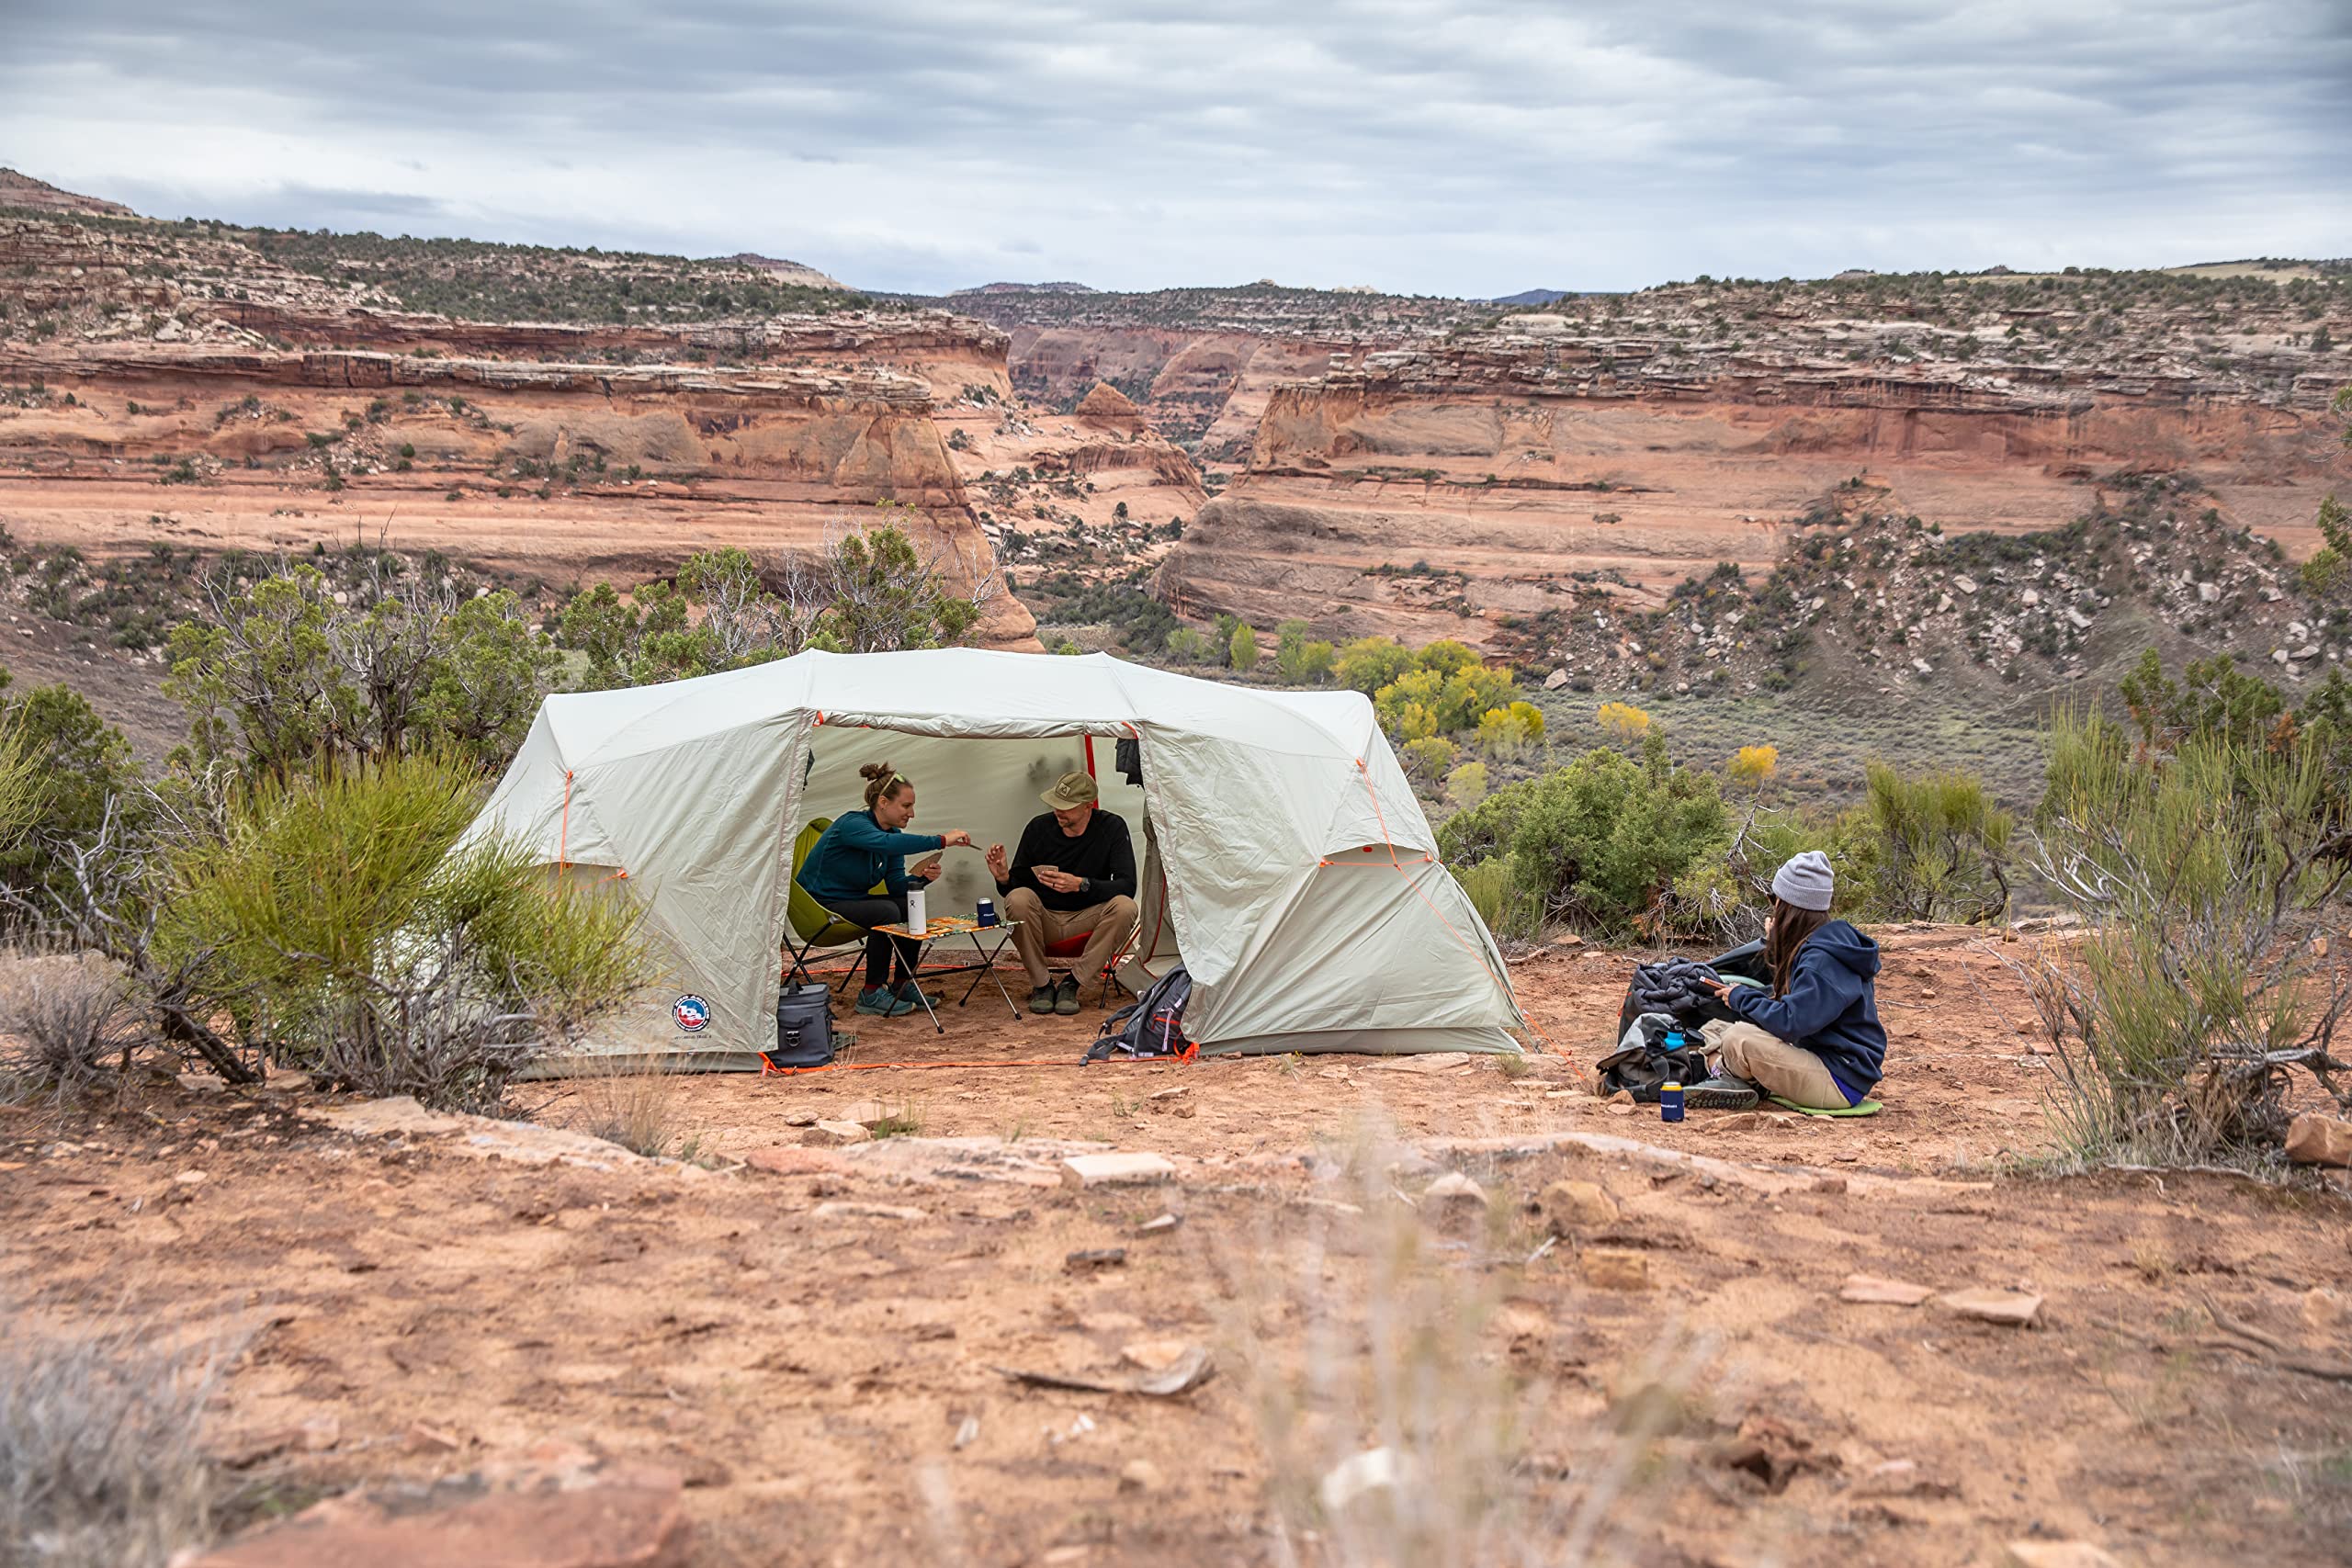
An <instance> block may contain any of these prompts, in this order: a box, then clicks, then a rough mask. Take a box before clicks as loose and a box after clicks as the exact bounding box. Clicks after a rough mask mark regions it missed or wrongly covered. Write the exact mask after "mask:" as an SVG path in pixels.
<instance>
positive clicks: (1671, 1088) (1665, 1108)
mask: <svg viewBox="0 0 2352 1568" xmlns="http://www.w3.org/2000/svg"><path fill="white" fill-rule="evenodd" d="M1666 1048H1667V1050H1668V1052H1669V1053H1672V1052H1677V1051H1679V1050H1681V1049H1682V1031H1680V1030H1679V1029H1669V1030H1668V1031H1667V1032H1666ZM1657 1119H1658V1120H1659V1121H1661V1122H1679V1121H1681V1120H1682V1086H1681V1085H1680V1084H1679V1083H1678V1082H1675V1081H1674V1080H1673V1079H1670V1078H1669V1079H1668V1080H1667V1081H1666V1082H1665V1083H1663V1084H1660V1085H1659V1086H1658V1091H1657Z"/></svg>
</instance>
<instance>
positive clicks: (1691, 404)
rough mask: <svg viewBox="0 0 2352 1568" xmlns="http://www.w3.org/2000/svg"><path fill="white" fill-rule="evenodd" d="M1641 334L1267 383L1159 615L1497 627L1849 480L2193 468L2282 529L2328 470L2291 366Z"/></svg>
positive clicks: (1650, 591) (1996, 486) (1926, 499)
mask: <svg viewBox="0 0 2352 1568" xmlns="http://www.w3.org/2000/svg"><path fill="white" fill-rule="evenodd" d="M1661 357H1662V355H1661V354H1660V345H1658V344H1656V343H1650V342H1640V341H1631V342H1629V341H1624V340H1607V339H1570V338H1562V337H1558V336H1542V337H1537V336H1532V335H1527V334H1514V335H1510V336H1502V335H1498V336H1494V337H1490V338H1487V339H1483V340H1476V341H1474V342H1472V343H1470V344H1464V345H1461V346H1456V347H1442V348H1430V349H1421V350H1410V351H1398V352H1389V353H1382V354H1374V355H1365V356H1363V360H1362V362H1361V363H1359V364H1357V365H1353V366H1351V367H1345V368H1341V369H1336V370H1333V371H1331V372H1329V373H1327V374H1324V375H1321V376H1318V377H1316V378H1311V379H1306V380H1302V381H1298V382H1295V383H1292V384H1289V385H1285V386H1283V387H1282V388H1280V389H1276V390H1275V391H1274V392H1273V393H1272V396H1271V397H1270V398H1269V400H1268V401H1267V405H1266V409H1265V412H1264V414H1263V416H1262V417H1261V420H1260V422H1259V425H1258V429H1257V432H1256V435H1255V439H1254V442H1253V446H1252V450H1251V455H1250V462H1249V466H1248V468H1247V469H1246V470H1245V471H1244V472H1243V473H1242V474H1241V475H1240V476H1239V478H1238V479H1237V480H1236V482H1235V483H1234V484H1233V486H1232V487H1231V488H1230V489H1229V490H1228V491H1227V492H1226V493H1225V494H1224V495H1222V496H1221V497H1219V498H1218V499H1216V500H1214V501H1212V502H1210V503H1209V504H1208V505H1207V506H1205V507H1204V508H1203V510H1202V513H1201V514H1200V516H1199V518H1198V519H1197V521H1196V522H1195V524H1194V525H1193V527H1192V528H1191V529H1190V530H1188V531H1187V533H1186V534H1185V536H1184V538H1183V540H1182V543H1181V544H1180V545H1179V546H1178V547H1177V548H1176V549H1175V551H1174V552H1173V553H1172V554H1171V555H1170V558H1169V559H1168V561H1167V562H1166V563H1165V565H1164V566H1163V567H1162V569H1161V572H1160V583H1161V588H1162V592H1163V593H1164V595H1165V596H1166V597H1167V598H1168V599H1169V601H1170V603H1171V604H1173V605H1175V606H1176V607H1177V608H1178V609H1179V610H1180V611H1182V612H1184V613H1188V614H1193V615H1206V614H1209V613H1212V612H1215V611H1229V612H1232V613H1234V614H1237V615H1242V616H1244V617H1245V618H1247V619H1250V620H1251V621H1253V622H1256V623H1257V624H1260V625H1261V626H1262V625H1267V624H1270V623H1272V622H1273V621H1276V620H1280V619H1282V618H1284V617H1286V616H1293V615H1303V616H1306V617H1307V618H1309V619H1311V620H1313V621H1315V622H1317V625H1318V626H1321V627H1323V628H1325V629H1327V630H1329V631H1331V632H1336V633H1346V634H1351V635H1361V634H1364V633H1370V632H1380V633H1387V634H1391V635H1397V636H1404V637H1411V638H1414V639H1416V640H1419V639H1424V638H1427V637H1435V636H1452V637H1462V638H1464V640H1467V641H1470V642H1472V643H1474V644H1477V645H1481V646H1487V647H1499V646H1504V645H1507V644H1508V643H1509V642H1510V631H1511V629H1512V627H1513V626H1514V625H1515V624H1516V623H1518V622H1519V621H1521V620H1523V619H1526V618H1529V617H1532V616H1536V615H1542V614H1543V613H1544V611H1546V610H1554V609H1557V608H1559V607H1560V606H1561V604H1563V603H1565V601H1564V599H1563V598H1562V597H1561V596H1562V595H1563V594H1564V593H1572V592H1573V591H1574V589H1575V588H1576V586H1577V585H1578V584H1593V583H1596V582H1597V583H1600V584H1604V585H1607V586H1608V588H1609V589H1610V591H1611V592H1612V593H1613V594H1615V595H1616V596H1618V597H1620V598H1621V599H1623V601H1625V602H1627V603H1629V604H1634V605H1656V604H1660V603H1662V602H1663V600H1664V596H1665V595H1666V594H1667V593H1668V592H1669V591H1670V590H1671V589H1672V588H1673V587H1674V585H1675V584H1677V583H1679V582H1681V581H1684V580H1685V579H1687V578H1690V577H1692V576H1694V575H1699V576H1703V575H1704V574H1705V573H1706V572H1707V571H1709V570H1712V569H1713V567H1714V566H1715V565H1716V563H1718V562H1724V561H1729V562H1733V563H1736V564H1738V565H1740V566H1741V567H1743V568H1745V569H1769V568H1770V565H1771V563H1772V562H1774V561H1775V560H1776V559H1777V558H1779V557H1780V555H1781V547H1782V544H1783V540H1784V531H1785V529H1786V528H1787V526H1788V525H1790V524H1791V523H1792V521H1794V520H1795V519H1797V518H1799V517H1800V516H1802V515H1803V514H1804V513H1806V512H1807V510H1808V509H1809V508H1811V507H1812V506H1814V505H1815V503H1816V502H1819V501H1820V500H1821V499H1822V498H1823V497H1824V496H1825V495H1827V494H1830V493H1833V492H1835V491H1837V490H1838V488H1839V487H1841V486H1852V485H1854V484H1855V483H1856V482H1857V481H1859V482H1860V483H1862V484H1866V485H1868V486H1871V487H1872V488H1873V489H1882V490H1884V491H1891V492H1892V494H1893V496H1894V498H1896V500H1897V502H1898V503H1899V504H1900V505H1901V506H1902V507H1903V508H1904V509H1905V511H1907V512H1909V513H1917V515H1918V516H1919V517H1920V518H1921V519H1923V520H1924V521H1925V522H1927V523H1929V524H1933V525H1938V526H1939V527H1941V528H1944V529H1947V530H1954V531H1977V530H1990V531H1994V532H2027V531H2032V530H2040V529H2048V528H2054V527H2059V526H2063V525H2065V524H2067V523H2069V522H2071V521H2073V520H2074V519H2075V518H2077V517H2080V516H2083V515H2085V514H2086V513H2092V512H2095V511H2097V510H2098V505H2099V493H2100V482H2101V480H2102V479H2108V478H2109V477H2110V476H2117V475H2122V474H2139V473H2148V472H2159V473H2167V474H2186V475H2190V476H2193V477H2194V478H2195V479H2197V480H2199V482H2200V483H2201V484H2203V485H2204V486H2205V487H2206V489H2207V491H2209V492H2210V495H2211V502H2212V504H2213V505H2214V507H2215V508H2216V509H2217V510H2218V511H2220V512H2221V513H2222V517H2223V519H2224V520H2225V521H2228V522H2232V523H2237V524H2243V525H2249V526H2252V527H2254V528H2256V530H2258V531H2260V532H2262V533H2265V534H2267V535H2268V536H2271V537H2273V538H2276V539H2278V540H2279V541H2280V542H2281V543H2282V544H2284V545H2285V546H2286V547H2288V548H2289V549H2290V552H2293V553H2297V554H2300V553H2304V552H2305V551H2307V550H2308V548H2309V547H2311V545H2312V542H2313V538H2314V536H2313V533H2312V518H2313V515H2314V514H2315V513H2316V511H2317V508H2318V504H2319V502H2320V499H2321V497H2322V496H2323V495H2324V493H2326V491H2328V490H2329V489H2330V488H2331V486H2337V485H2342V484H2344V483H2346V480H2347V479H2352V465H2347V463H2346V458H2345V454H2344V451H2343V448H2342V446H2341V445H2340V442H2339V440H2338V434H2339V432H2340V430H2341V422H2340V421H2338V420H2335V419H2334V418H2332V417H2331V416H2330V415H2329V413H2328V412H2327V409H2326V400H2325V396H2324V392H2325V389H2324V387H2323V386H2322V385H2320V384H2318V383H2317V381H2316V380H2314V381H2313V383H2312V385H2310V386H2301V385H2300V384H2299V385H2296V386H2294V387H2291V388H2290V389H2289V390H2288V391H2287V392H2286V393H2285V394H2283V395H2279V396H2276V397H2273V398H2270V399H2268V400H2255V399H2251V398H2247V397H2245V396H2241V395H2233V394H2232V393H2231V392H2230V391H2229V390H2227V389H2215V388H2211V387H2209V386H2206V385H2204V384H2203V382H2202V381H2201V379H2200V378H2199V377H2198V376H2197V375H2196V374H2195V373H2194V372H2193V371H2188V370H2183V371H2169V372H2168V371H2166V370H2165V369H2164V368H2163V367H2155V368H2154V369H2150V370H2143V371H2141V372H2139V373H2131V374H2112V375H2108V376H2104V377H2086V376H2080V375H2075V374H2062V373H2052V372H2049V371H2047V370H2045V369H2042V368H2040V367H2033V366H2026V365H2013V366H2004V365H1993V366H1977V367H1970V368H1968V369H1966V370H1965V371H1959V370H1954V369H1951V368H1949V367H1924V368H1922V369H1919V370H1917V371H1914V372H1911V373H1907V374H1896V373H1889V372H1888V371H1887V370H1886V369H1884V368H1883V367H1860V368H1857V367H1848V366H1841V365H1837V364H1834V363H1830V362H1826V361H1822V362H1815V363H1811V364H1804V363H1794V364H1769V363H1748V364H1740V363H1736V362H1735V363H1731V364H1727V365H1724V366H1722V367H1716V368H1714V369H1713V370H1712V371H1711V372H1710V373H1708V374H1705V375H1702V376H1691V375H1688V374H1686V373H1683V372H1682V371H1680V370H1679V369H1676V368H1662V367H1649V366H1647V365H1646V363H1645V362H1649V361H1653V360H1657V359H1658V358H1661Z"/></svg>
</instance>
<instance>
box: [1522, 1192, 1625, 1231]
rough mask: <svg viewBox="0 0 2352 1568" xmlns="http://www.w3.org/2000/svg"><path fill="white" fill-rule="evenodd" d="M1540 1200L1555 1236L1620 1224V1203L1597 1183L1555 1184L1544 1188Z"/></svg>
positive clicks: (1546, 1220)
mask: <svg viewBox="0 0 2352 1568" xmlns="http://www.w3.org/2000/svg"><path fill="white" fill-rule="evenodd" d="M1537 1201H1538V1202H1539V1203H1540V1204H1542V1206H1543V1210H1544V1222H1545V1224H1549V1225H1550V1226H1551V1228H1552V1234H1553V1235H1567V1234H1568V1233H1569V1232H1571V1231H1574V1230H1577V1229H1578V1228H1583V1229H1590V1230H1598V1229H1600V1228H1601V1227H1602V1226H1605V1225H1613V1224H1616V1223H1617V1200H1615V1199H1614V1198H1611V1196H1610V1195H1609V1193H1608V1192H1607V1190H1604V1189H1603V1188H1602V1187H1601V1186H1600V1184H1599V1183H1597V1182H1591V1181H1555V1182H1553V1183H1552V1184H1551V1185H1550V1186H1548V1187H1546V1188H1544V1192H1543V1195H1542V1196H1541V1197H1540V1198H1539V1199H1537Z"/></svg>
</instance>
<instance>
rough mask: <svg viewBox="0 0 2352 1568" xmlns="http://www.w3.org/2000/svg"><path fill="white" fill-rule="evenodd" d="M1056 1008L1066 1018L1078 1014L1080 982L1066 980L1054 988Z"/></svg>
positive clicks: (1074, 1016)
mask: <svg viewBox="0 0 2352 1568" xmlns="http://www.w3.org/2000/svg"><path fill="white" fill-rule="evenodd" d="M1054 1010H1055V1011H1056V1012H1057V1013H1059V1014H1061V1015H1062V1016H1063V1017H1064V1018H1076V1017H1077V1016H1078V982H1077V981H1075V980H1064V981H1063V982H1062V983H1061V984H1060V985H1059V986H1057V987H1055V988H1054Z"/></svg>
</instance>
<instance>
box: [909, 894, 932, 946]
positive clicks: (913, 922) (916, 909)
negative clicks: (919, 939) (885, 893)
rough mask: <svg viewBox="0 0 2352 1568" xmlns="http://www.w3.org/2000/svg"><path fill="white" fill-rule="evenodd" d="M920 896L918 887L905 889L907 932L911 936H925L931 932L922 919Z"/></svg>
mask: <svg viewBox="0 0 2352 1568" xmlns="http://www.w3.org/2000/svg"><path fill="white" fill-rule="evenodd" d="M922 894H923V890H922V888H920V887H910V888H909V889H907V931H908V932H909V934H910V935H913V936H924V935H927V934H929V932H930V930H931V928H930V926H929V925H927V924H926V923H925V922H924V919H923V908H922Z"/></svg>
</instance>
